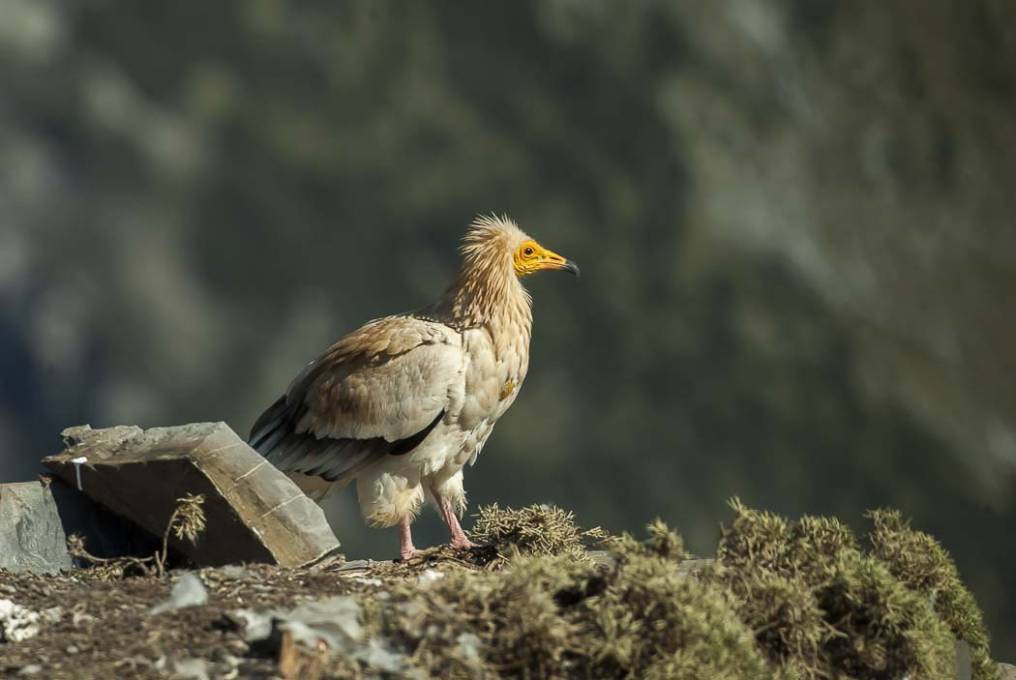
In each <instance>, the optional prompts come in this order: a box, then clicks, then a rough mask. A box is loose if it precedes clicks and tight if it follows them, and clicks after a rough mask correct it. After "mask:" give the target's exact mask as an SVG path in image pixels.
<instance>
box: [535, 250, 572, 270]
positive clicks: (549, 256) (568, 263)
mask: <svg viewBox="0 0 1016 680" xmlns="http://www.w3.org/2000/svg"><path fill="white" fill-rule="evenodd" d="M543 252H544V254H543V263H542V266H541V267H540V268H541V269H553V270H557V271H565V272H571V273H572V274H574V275H575V276H581V275H582V270H581V269H579V266H578V265H577V264H575V262H574V260H569V259H568V258H567V257H563V256H561V255H558V254H557V253H555V252H554V251H552V250H546V249H544V251H543Z"/></svg>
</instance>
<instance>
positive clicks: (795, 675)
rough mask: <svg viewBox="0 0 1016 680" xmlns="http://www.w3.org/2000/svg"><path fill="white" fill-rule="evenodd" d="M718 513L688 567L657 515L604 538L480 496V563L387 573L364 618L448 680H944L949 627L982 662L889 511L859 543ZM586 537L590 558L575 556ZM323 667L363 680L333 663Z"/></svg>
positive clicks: (420, 665)
mask: <svg viewBox="0 0 1016 680" xmlns="http://www.w3.org/2000/svg"><path fill="white" fill-rule="evenodd" d="M732 506H733V509H734V518H733V521H732V522H731V523H730V525H729V527H727V528H724V530H723V532H722V537H721V540H720V545H719V549H718V559H717V561H716V562H715V563H714V564H713V565H712V566H710V567H707V568H704V569H701V570H699V571H696V572H694V573H689V572H688V571H687V569H686V568H682V562H683V561H684V560H685V559H686V558H687V554H686V552H685V550H684V547H683V542H682V540H681V537H680V535H678V533H677V532H675V531H673V530H672V529H670V528H669V527H668V526H667V525H666V524H664V523H663V522H662V521H660V520H656V521H654V522H653V523H651V524H650V525H649V526H648V527H647V536H646V537H644V538H641V539H638V538H635V537H634V536H631V535H629V534H624V535H622V536H615V537H610V536H607V535H606V534H605V533H604V532H602V531H600V530H594V531H592V532H588V531H583V530H581V529H579V528H578V527H576V526H575V523H574V520H573V518H572V515H571V513H567V512H565V511H563V510H561V509H559V508H552V507H547V506H537V507H529V508H522V509H520V510H513V509H511V508H508V509H501V508H499V507H497V506H488V507H486V508H483V509H482V510H481V512H480V518H479V520H478V522H477V525H478V529H479V530H478V531H476V532H474V535H475V536H476V537H478V538H480V539H481V540H484V541H492V542H494V543H495V544H496V545H497V546H498V548H499V552H500V553H501V555H502V557H501V559H500V561H499V562H498V563H496V564H495V565H494V568H490V567H489V566H488V567H485V568H476V569H472V568H469V567H468V565H464V563H463V562H461V561H459V560H453V561H449V562H444V563H438V566H439V567H440V569H441V573H442V576H441V577H433V578H432V577H428V578H426V579H423V580H421V579H419V578H418V575H419V571H414V570H413V568H411V567H402V568H401V570H395V569H393V571H391V572H390V574H391V575H392V578H389V579H388V580H386V581H385V584H384V591H383V592H382V593H378V592H376V591H372V592H371V593H370V594H369V595H368V594H366V593H365V594H364V595H363V596H362V598H361V602H362V607H363V612H364V618H365V621H364V626H365V628H366V629H367V630H368V632H369V634H370V636H371V637H373V638H376V639H379V640H381V641H383V644H384V646H385V647H386V648H388V649H391V650H393V651H394V652H396V653H397V654H399V655H402V658H404V660H405V665H406V668H407V674H406V675H407V677H413V673H415V674H416V677H442V678H447V679H451V680H456V679H459V678H462V679H465V678H491V679H496V678H524V679H528V678H533V679H535V678H564V677H579V678H594V679H598V678H627V679H632V680H634V679H635V678H639V679H641V678H649V679H659V680H663V679H668V680H692V679H695V680H698V679H700V678H711V679H712V678H715V679H718V680H725V679H726V680H740V679H743V678H751V679H752V680H815V679H820V678H821V679H823V680H825V679H832V678H844V679H847V678H849V679H851V680H876V679H878V680H883V679H885V680H889V679H893V678H903V677H914V678H917V677H920V678H922V679H924V680H946V679H947V678H948V679H951V678H952V677H953V675H954V662H955V659H954V653H955V650H954V646H953V633H954V632H956V634H958V635H961V637H964V639H967V640H968V641H970V642H971V644H972V645H974V646H975V649H976V650H978V652H977V653H978V654H979V656H977V659H978V663H979V664H980V663H981V661H980V660H981V659H987V658H988V651H987V638H986V636H984V635H983V625H982V624H981V620H980V615H979V613H978V612H977V610H976V606H975V605H974V603H973V600H972V598H971V597H970V595H969V593H968V592H967V591H966V590H965V589H963V588H962V585H961V584H960V583H959V579H958V576H957V575H956V572H955V567H953V566H952V562H951V561H950V560H949V559H948V555H946V554H945V551H944V550H942V549H941V547H940V546H938V544H937V543H935V542H934V541H933V540H931V539H930V538H929V537H927V536H925V535H924V534H919V533H918V532H914V531H912V530H911V529H910V528H909V527H907V526H906V525H905V524H904V523H903V522H902V520H900V518H899V516H898V514H894V513H887V512H879V513H873V514H872V518H873V520H874V522H875V529H874V531H873V532H872V536H871V539H872V544H873V545H874V546H875V549H874V550H873V551H872V552H871V553H866V552H864V550H862V548H861V546H860V545H859V543H858V541H857V540H856V539H855V537H854V535H853V534H852V533H851V531H850V530H849V529H848V528H847V527H846V526H844V525H843V524H842V523H841V522H839V521H837V520H834V519H828V518H820V517H805V518H802V519H801V520H799V521H796V522H790V521H787V520H786V519H784V518H781V517H778V516H776V515H773V514H771V513H767V512H760V511H756V510H752V509H749V508H746V507H744V506H743V505H741V504H740V503H738V502H737V501H733V502H732ZM590 542H596V543H599V544H600V545H602V546H604V547H605V548H606V551H607V556H606V558H605V559H600V560H597V561H595V562H594V561H593V560H592V559H590V558H589V556H588V553H587V552H586V545H587V544H588V543H590ZM423 568H424V567H422V566H421V567H419V569H423ZM431 576H433V575H431ZM933 603H934V604H933ZM343 664H344V665H343ZM979 668H981V669H982V670H981V671H979V672H981V673H983V672H984V671H983V668H987V666H984V665H979ZM353 670H355V671H356V673H361V674H363V675H364V676H366V675H369V673H367V672H366V669H364V668H360V667H357V668H356V669H353ZM332 671H333V674H334V676H335V677H360V676H358V675H356V674H355V673H353V672H352V671H351V670H350V667H349V660H348V659H347V660H345V661H341V660H337V661H336V662H335V666H334V668H333V669H332ZM989 677H991V676H989V675H979V676H978V678H979V679H982V680H985V679H987V678H989Z"/></svg>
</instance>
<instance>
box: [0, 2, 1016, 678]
mask: <svg viewBox="0 0 1016 680" xmlns="http://www.w3.org/2000/svg"><path fill="white" fill-rule="evenodd" d="M0 16H3V21H2V22H0V88H2V98H0V215H2V217H0V451H2V453H0V456H3V458H0V473H2V474H3V476H4V477H13V476H27V475H29V474H32V473H33V472H34V470H35V469H36V461H37V460H38V458H39V457H41V455H43V454H46V453H51V452H52V451H53V450H54V449H56V448H57V447H58V446H59V442H58V439H57V437H56V433H57V432H58V431H59V430H60V429H61V428H62V427H64V426H66V425H70V424H74V423H77V422H82V421H90V422H92V423H93V424H94V425H97V426H98V425H107V424H113V423H117V422H131V423H139V424H142V425H156V424H159V425H165V424H172V423H178V422H184V421H194V420H216V419H224V420H227V421H228V422H229V423H230V424H232V425H233V426H234V427H235V428H236V429H237V430H238V431H240V432H245V431H246V430H247V428H248V427H249V425H250V423H251V421H252V420H253V418H254V417H255V416H256V415H257V413H258V412H259V411H260V410H261V409H262V408H264V407H265V406H266V405H268V404H269V403H270V402H271V401H272V400H273V399H274V398H275V397H276V396H277V395H278V393H280V392H281V390H282V389H283V388H284V387H285V385H286V384H287V382H288V380H289V379H290V378H291V377H292V375H294V374H295V373H296V372H297V371H298V370H299V368H300V367H301V366H302V365H303V363H304V362H306V361H308V360H309V359H311V358H313V356H314V355H316V354H317V353H318V352H319V351H320V350H321V349H323V348H324V347H325V346H327V345H328V344H329V343H330V342H331V341H333V340H334V339H336V338H337V337H339V336H340V335H341V334H342V333H344V332H345V331H347V330H350V329H351V328H353V327H355V326H356V325H358V324H359V323H361V322H363V321H364V320H366V319H368V318H372V317H375V316H379V315H382V314H386V313H390V312H395V311H401V310H405V309H411V308H414V307H417V306H420V305H422V304H424V303H426V302H428V301H430V300H431V299H433V298H434V297H435V296H436V295H438V294H439V293H440V291H441V290H442V289H443V287H444V285H445V284H446V282H447V280H448V279H449V278H450V277H451V275H452V274H453V271H454V268H455V267H456V254H455V244H456V239H457V238H458V236H459V235H460V234H461V233H462V231H463V229H464V227H465V225H466V224H467V222H468V221H469V220H470V218H471V217H472V216H473V215H474V214H476V213H479V212H490V211H497V212H508V213H510V214H512V215H513V216H514V217H516V218H517V219H518V220H519V221H520V223H521V224H522V226H523V227H524V228H526V229H527V230H529V231H530V232H531V233H532V234H533V235H534V236H536V237H537V238H539V239H540V240H541V241H543V242H544V243H545V244H546V245H548V246H549V247H552V248H554V249H555V250H557V251H559V252H562V253H565V254H567V255H568V256H569V257H572V258H574V259H575V260H576V261H578V262H579V263H580V264H581V265H582V267H583V271H584V273H585V276H584V277H583V278H582V279H581V281H579V282H578V284H577V285H576V283H575V282H574V281H571V280H565V279H562V278H558V277H553V276H549V275H548V276H544V277H539V278H537V279H535V280H533V282H532V289H533V292H534V297H535V299H536V330H535V336H534V340H533V359H532V370H531V373H530V378H529V380H528V381H527V384H526V387H525V389H524V392H523V395H522V397H521V398H520V399H519V401H518V403H517V404H516V405H515V407H514V408H513V409H512V411H511V412H510V413H509V415H508V416H507V417H506V418H505V420H504V422H503V423H502V424H501V425H500V426H499V427H498V430H497V433H496V434H495V436H494V437H493V438H492V440H491V442H490V445H489V446H488V447H487V448H486V450H485V451H484V454H483V455H482V456H481V459H480V462H479V464H478V465H477V467H476V468H475V469H470V470H468V471H467V477H468V482H467V487H468V489H469V490H470V493H471V495H472V498H473V499H474V502H477V501H479V502H493V501H500V502H502V503H505V504H512V505H515V506H521V505H525V504H528V503H532V502H543V501H552V502H554V503H557V504H559V505H561V506H564V507H567V508H573V509H575V510H576V512H578V513H579V515H580V516H581V517H583V518H584V520H585V521H587V522H590V523H593V524H602V525H603V526H605V527H608V528H611V529H614V530H619V529H624V528H632V527H635V526H639V525H640V524H641V522H642V518H644V517H645V516H652V515H660V516H661V517H663V518H664V519H665V520H667V521H668V522H669V523H670V524H671V525H674V526H676V527H678V528H680V530H681V533H682V534H683V535H684V537H685V538H686V539H687V541H688V544H689V547H690V549H691V550H692V551H704V550H707V549H708V548H709V546H711V545H714V544H715V536H716V527H717V525H718V521H719V519H720V518H721V517H722V516H723V512H724V499H726V498H728V497H730V496H732V495H735V494H736V495H739V496H740V497H741V498H743V499H745V501H746V502H748V503H750V504H752V505H755V506H760V507H766V508H769V509H772V510H773V511H775V512H779V513H783V514H789V515H794V516H796V515H799V514H803V513H816V514H838V515H841V516H843V517H859V516H860V513H861V511H862V510H863V509H864V508H867V507H875V506H883V505H884V506H893V507H899V508H901V509H902V510H903V511H904V513H905V514H907V515H908V516H912V517H913V518H914V521H915V524H916V525H917V526H919V527H920V528H921V529H923V530H927V531H929V532H930V533H932V534H934V535H935V536H936V537H938V538H939V539H940V540H941V541H942V542H943V543H944V544H945V545H946V546H947V547H948V548H949V549H950V551H951V552H952V554H953V555H954V556H955V559H956V561H957V564H958V566H959V570H960V573H961V574H962V576H963V578H964V580H965V582H967V583H969V584H971V586H972V588H973V591H974V593H975V595H976V596H977V597H978V600H979V601H980V602H981V603H982V604H983V605H984V607H985V610H986V615H987V618H988V623H989V629H990V630H992V631H993V633H994V636H995V643H994V645H993V649H994V650H995V651H996V653H997V654H998V655H999V656H1000V657H1001V658H1003V659H1004V658H1006V657H1007V656H1008V657H1012V656H1016V604H1014V600H1013V598H1012V597H1011V584H1010V583H1009V582H1008V581H1009V579H1008V574H1009V573H1010V572H1011V565H1012V564H1013V561H1014V559H1013V558H1014V557H1016V545H1014V544H1013V541H1012V540H1011V539H1010V538H1009V536H1011V527H1012V526H1013V523H1014V521H1016V506H1014V505H1013V503H1012V501H1011V499H1012V497H1013V492H1014V490H1016V481H1014V476H1013V470H1014V468H1016V381H1012V380H1011V379H1010V376H1011V375H1012V374H1013V370H1014V369H1016V315H1014V314H1013V302H1014V300H1016V229H1014V228H1013V225H1012V215H1013V214H1016V193H1014V192H1012V186H1013V185H1014V183H1016V155H1013V154H1011V153H1008V152H1007V151H1006V150H1007V149H1012V148H1016V115H1013V114H1014V113H1016V38H1014V34H1013V32H1012V30H1011V26H1013V25H1016V9H1014V7H1013V5H1012V4H1011V3H1007V2H1004V1H1001V0H974V1H965V0H932V1H931V2H921V1H919V0H904V1H903V2H900V3H880V2H876V1H875V0H861V1H859V2H849V3H848V2H846V0H809V1H801V0H759V2H740V1H737V0H723V1H720V2H697V1H696V2H652V1H646V2H639V3H626V4H622V3H607V2H604V1H598V0H587V1H577V0H531V1H528V2H517V3H483V4H475V3H473V4H458V3H456V4H453V3H394V2H368V1H366V0H364V1H361V2H341V3H335V2H301V3H295V2H292V3H287V2H281V1H278V0H256V1H246V2H239V1H229V2H219V3H199V2H194V1H192V0H188V1H185V2H176V3H125V2H114V1H112V0H90V1H88V2H84V3H63V2H58V1H57V0H0ZM332 517H333V519H334V521H335V523H336V526H337V527H338V531H339V533H340V536H341V538H342V540H343V542H344V544H345V545H346V546H347V547H348V548H349V551H350V553H351V554H354V555H356V554H373V555H389V554H391V553H392V552H393V547H394V545H395V542H394V539H393V537H392V536H389V535H387V534H384V533H382V532H370V533H368V532H367V531H366V530H365V529H363V528H362V526H361V524H360V522H359V519H358V517H357V516H356V513H355V509H354V506H353V505H352V504H351V503H350V502H349V499H348V498H344V499H340V500H338V501H336V505H335V507H334V508H332ZM421 524H422V527H421V529H422V531H423V532H424V534H425V535H424V537H423V538H424V540H427V539H430V540H439V539H440V538H441V534H440V530H439V528H438V526H437V523H436V522H434V521H433V519H426V520H424V521H422V522H421Z"/></svg>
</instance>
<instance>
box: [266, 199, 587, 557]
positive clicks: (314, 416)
mask: <svg viewBox="0 0 1016 680" xmlns="http://www.w3.org/2000/svg"><path fill="white" fill-rule="evenodd" d="M460 250H461V254H462V265H461V269H460V271H459V274H458V277H457V278H456V279H455V281H454V282H453V283H452V284H451V286H449V287H448V289H447V291H446V292H445V294H444V295H443V296H442V297H441V299H439V300H438V301H437V302H436V303H434V304H433V305H431V306H429V307H425V308H423V309H421V310H419V311H416V312H411V313H408V314H398V315H395V316H387V317H383V318H380V319H375V320H374V321H370V322H368V323H367V324H365V325H364V326H362V327H360V328H358V329H357V330H355V331H353V332H352V333H350V334H349V335H347V336H345V337H344V338H342V339H341V340H339V341H338V342H336V343H335V344H334V345H332V346H331V347H330V348H328V350H326V351H325V353H324V354H322V355H321V356H320V357H318V358H317V359H315V360H314V361H312V362H311V363H310V364H308V365H307V367H306V368H304V369H303V371H302V372H301V373H300V374H299V375H298V376H297V377H296V379H295V380H293V382H292V383H291V384H290V385H289V388H288V389H287V390H286V393H285V394H284V395H283V396H282V397H280V398H279V399H278V401H276V402H275V403H274V404H272V406H271V407H269V408H268V410H266V411H265V412H264V413H263V414H262V415H261V416H260V417H259V418H258V420H257V422H256V423H255V424H254V427H253V428H252V430H251V435H250V443H251V445H252V446H253V447H254V448H255V449H257V450H258V451H259V452H261V454H262V455H264V456H265V457H266V458H267V459H268V460H269V461H270V462H271V463H273V464H274V465H275V466H276V467H277V468H279V469H280V470H282V471H283V472H285V473H287V474H289V475H290V477H292V478H293V479H294V480H295V481H296V482H297V484H298V485H300V487H301V488H303V489H304V490H305V491H307V492H308V494H310V495H312V496H313V497H315V498H318V499H320V498H321V497H322V496H323V495H324V494H325V493H327V491H328V490H330V489H331V488H332V487H334V486H335V485H336V484H339V485H345V484H347V483H349V482H351V481H353V480H355V481H356V492H357V496H358V499H359V503H360V510H361V512H362V513H363V516H364V519H365V520H366V521H367V523H368V524H369V525H371V526H376V527H389V526H394V525H396V524H397V525H399V527H400V532H399V538H400V546H399V547H400V550H399V552H400V554H401V555H402V558H403V559H408V558H410V557H411V556H413V555H414V554H416V552H417V551H416V548H414V547H413V539H412V533H411V524H412V522H413V519H414V518H415V516H416V514H417V513H418V512H419V510H420V507H421V506H422V504H423V502H424V499H425V498H427V499H430V500H431V501H433V503H434V505H435V506H436V507H437V510H438V512H439V513H440V515H441V518H442V519H443V520H444V521H445V523H446V524H447V525H448V530H449V533H450V535H451V541H450V543H451V545H452V547H454V548H468V547H472V545H473V544H472V543H471V542H470V541H469V538H468V537H467V536H466V534H465V532H464V531H463V530H462V527H461V525H460V524H459V519H458V517H459V516H460V515H461V514H462V512H463V511H464V510H465V506H466V495H465V491H464V489H463V486H462V468H463V466H464V465H465V464H466V463H467V462H469V463H470V464H472V463H474V462H475V461H476V457H477V456H478V455H479V453H480V450H481V449H482V448H483V445H484V443H485V442H486V441H487V438H488V437H490V433H491V431H492V430H493V429H494V424H495V423H496V422H497V420H498V418H500V417H501V416H502V415H504V413H505V411H507V410H508V407H509V406H511V405H512V402H514V401H515V398H516V397H517V396H518V393H519V388H521V387H522V382H523V381H524V380H525V378H526V371H527V369H528V366H529V338H530V334H531V330H532V324H533V314H532V301H531V298H530V296H529V293H528V292H527V291H526V289H525V288H524V287H523V285H522V281H521V279H522V278H524V277H526V276H528V275H530V274H533V273H535V272H538V271H541V270H563V271H569V272H571V273H573V274H576V275H578V273H579V269H578V266H576V264H575V263H574V262H572V261H571V260H568V259H565V258H564V257H562V256H560V255H558V254H557V253H554V252H551V251H550V250H547V249H546V248H544V247H543V246H541V245H540V244H539V243H537V242H536V241H534V240H533V239H532V238H530V237H529V236H527V235H526V234H525V232H523V231H522V230H521V229H519V227H518V226H517V225H516V224H515V223H514V222H512V221H511V220H509V219H508V218H507V217H493V216H492V217H479V218H477V219H476V220H474V221H473V223H472V224H471V225H470V227H469V229H468V231H467V232H466V235H465V237H464V238H463V241H462V246H461V249H460Z"/></svg>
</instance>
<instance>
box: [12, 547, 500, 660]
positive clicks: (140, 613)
mask: <svg viewBox="0 0 1016 680" xmlns="http://www.w3.org/2000/svg"><path fill="white" fill-rule="evenodd" d="M489 561H490V555H489V554H487V553H485V552H484V551H482V550H478V551H474V552H459V553H453V552H451V551H450V550H449V549H447V548H438V549H434V550H431V551H427V552H426V553H424V554H423V555H422V556H421V557H420V558H417V559H414V560H413V561H411V562H410V563H400V562H372V561H367V562H355V563H343V562H341V561H337V562H333V563H330V564H326V565H322V566H318V567H314V568H309V569H282V568H278V567H270V566H265V565H245V566H229V567H221V568H209V569H201V570H197V571H195V572H193V573H196V574H197V575H198V576H199V577H200V578H201V581H202V582H203V583H204V585H205V587H206V589H207V591H208V603H207V604H205V605H202V606H193V607H187V608H183V609H178V610H175V611H170V612H165V613H162V614H156V615H152V614H150V613H149V611H150V610H151V608H152V607H153V606H155V605H157V604H159V603H161V602H163V601H165V600H166V599H167V598H168V597H169V594H170V590H171V589H172V587H173V584H174V583H175V582H176V580H177V576H178V574H179V573H180V572H178V571H171V572H170V573H169V574H167V575H166V576H165V577H162V578H160V577H157V576H130V577H125V578H111V577H110V575H109V574H108V573H104V572H103V571H102V570H101V569H84V570H79V571H75V572H72V573H68V574H62V575H55V576H54V575H47V576H41V575H33V574H13V573H10V572H4V571H0V600H2V599H10V600H13V601H14V602H16V603H17V604H19V605H21V606H24V607H27V608H29V609H31V610H33V611H36V612H41V611H44V610H46V609H50V608H52V607H59V608H60V611H61V615H60V618H59V620H58V621H56V622H54V623H44V624H42V625H41V626H40V628H41V630H40V632H39V634H38V635H36V636H35V637H32V638H30V639H28V640H23V641H20V642H6V643H5V642H0V677H35V678H45V679H46V680H49V679H53V680H60V679H62V678H74V679H75V680H77V679H90V678H103V679H106V678H117V679H124V680H128V679H131V678H166V677H202V676H201V675H200V674H197V675H188V671H189V669H192V668H193V667H194V666H193V664H191V665H188V663H187V662H188V661H189V660H193V659H202V660H204V661H205V662H207V663H206V665H205V666H204V671H205V673H206V674H207V677H209V678H237V677H239V678H276V677H280V675H279V669H278V648H277V646H276V647H275V648H271V647H268V646H266V645H264V644H260V645H259V644H258V643H254V644H249V643H248V642H246V641H245V640H244V636H243V632H244V631H243V625H242V623H241V622H240V621H239V620H238V619H237V617H236V615H235V613H234V612H236V610H240V609H250V610H255V611H264V610H271V609H276V608H281V609H287V608H290V607H293V606H296V605H298V604H301V603H303V602H306V601H309V600H317V599H321V598H324V597H327V596H330V595H344V594H353V593H358V592H363V591H364V590H365V589H368V588H370V587H371V583H372V581H371V580H372V579H383V580H385V581H388V580H390V579H402V578H416V577H417V576H418V574H419V573H421V572H422V571H424V570H426V569H432V568H438V569H440V570H448V569H477V570H478V569H482V568H483V567H484V565H486V564H487V563H488V562H489ZM0 639H2V637H0Z"/></svg>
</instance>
